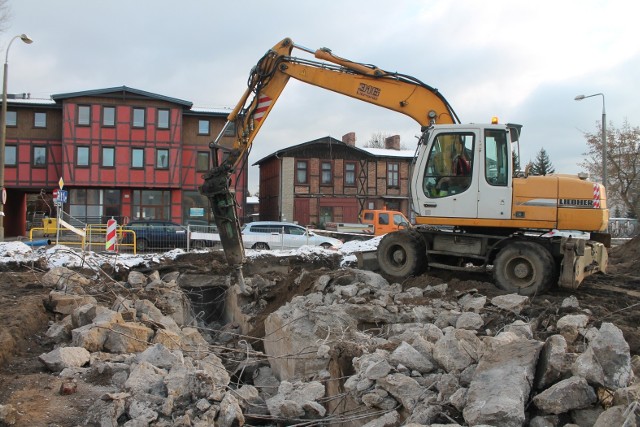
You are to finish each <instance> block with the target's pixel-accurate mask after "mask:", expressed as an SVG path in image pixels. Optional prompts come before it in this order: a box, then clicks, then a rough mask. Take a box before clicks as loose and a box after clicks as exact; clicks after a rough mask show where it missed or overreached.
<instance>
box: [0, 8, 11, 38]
mask: <svg viewBox="0 0 640 427" xmlns="http://www.w3.org/2000/svg"><path fill="white" fill-rule="evenodd" d="M10 20H11V8H10V7H9V0H0V33H4V32H5V31H6V30H7V27H8V26H9V21H10Z"/></svg>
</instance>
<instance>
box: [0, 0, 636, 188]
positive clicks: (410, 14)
mask: <svg viewBox="0 0 640 427" xmlns="http://www.w3.org/2000/svg"><path fill="white" fill-rule="evenodd" d="M9 7H10V9H11V14H12V16H11V18H10V20H9V22H8V23H7V29H6V31H5V32H4V33H3V34H2V35H0V37H1V39H0V48H1V49H2V51H3V52H4V49H5V48H6V45H7V43H8V41H9V40H10V39H11V37H13V36H14V35H18V34H21V33H26V34H28V35H29V36H30V37H31V38H32V39H33V40H34V43H33V44H31V45H25V44H23V43H20V42H19V41H18V40H17V41H15V42H14V43H13V44H12V45H11V51H10V55H9V56H10V57H9V87H8V92H9V93H22V92H28V93H31V96H32V97H42V98H48V97H49V96H50V95H52V94H58V93H66V92H76V91H83V90H93V89H102V88H108V87H113V86H123V85H124V86H129V87H132V88H136V89H140V90H145V91H149V92H153V93H157V94H161V95H165V96H170V97H174V98H179V99H183V100H187V101H191V102H193V104H194V107H213V108H225V107H233V106H234V105H235V104H236V103H237V101H238V99H239V98H240V96H241V94H242V93H243V92H244V90H245V87H246V81H247V78H248V75H249V71H250V70H251V67H253V66H254V65H255V63H256V62H257V61H258V59H259V58H260V57H261V56H262V55H263V54H264V53H265V52H266V51H267V50H268V49H269V48H271V47H272V46H274V45H275V44H277V43H278V42H279V41H280V40H282V39H283V38H285V37H290V38H292V39H293V41H294V42H295V43H296V44H299V45H302V46H305V47H308V48H312V49H317V48H321V47H328V48H330V49H331V50H332V51H333V52H334V53H335V54H336V55H338V56H341V57H344V58H348V59H350V60H353V61H357V62H363V63H369V64H375V65H377V66H378V67H380V68H382V69H385V70H389V71H398V72H401V73H403V74H409V75H412V76H415V77H417V78H418V79H420V80H422V81H423V82H425V83H427V84H429V85H431V86H433V87H436V88H438V89H439V90H440V91H441V93H442V94H443V95H444V96H445V97H446V98H447V100H448V101H449V102H450V103H451V105H452V106H453V108H454V110H455V111H456V112H457V113H458V116H459V117H460V119H461V121H462V122H463V123H468V122H476V123H482V122H488V121H490V119H491V117H492V116H498V117H499V118H500V121H501V122H510V123H520V124H522V125H523V126H524V127H523V134H522V140H521V150H522V155H521V158H522V161H523V162H524V161H528V160H533V159H534V158H535V156H536V153H537V152H538V151H539V150H540V148H544V149H545V150H546V151H547V152H548V154H549V156H550V158H551V161H552V162H553V165H554V166H555V168H556V172H567V173H577V172H580V170H581V169H580V167H579V165H578V164H579V163H580V162H581V161H582V160H583V158H584V157H583V154H584V153H585V151H586V145H585V138H584V132H592V133H593V132H597V129H598V123H599V122H600V121H601V117H602V97H600V96H597V97H593V98H589V99H585V100H583V101H580V102H576V101H574V98H575V96H576V95H579V94H585V95H590V94H594V93H604V95H605V102H606V113H607V122H608V124H613V125H614V126H615V127H620V126H621V125H622V123H623V121H624V120H628V121H629V123H630V124H631V125H632V126H640V93H639V90H638V89H639V84H638V81H639V80H640V23H639V22H638V19H639V17H640V3H638V2H635V1H630V0H624V1H594V0H578V1H574V0H560V1H558V0H556V1H546V0H538V1H535V2H534V1H513V0H499V1H490V0H486V1H478V0H455V1H453V0H450V1H446V0H396V1H378V0H363V1H355V0H354V1H349V0H343V1H324V2H307V1H304V0H294V1H277V0H273V1H246V0H235V1H229V2H223V1H214V0H206V1H205V0H182V1H176V0H171V1H169V0H109V1H95V0H93V1H92V0H9ZM294 55H295V56H300V57H306V58H309V55H307V54H306V53H304V52H302V51H297V50H294ZM351 131H354V132H356V137H357V145H363V144H365V143H366V142H367V141H368V140H369V139H370V138H371V136H372V135H373V134H375V133H384V134H389V135H400V137H401V141H402V143H403V144H404V145H405V146H407V147H410V148H411V149H413V148H414V147H415V144H416V141H417V139H416V136H417V135H418V134H419V125H418V124H417V123H416V122H414V121H413V120H412V119H410V118H408V117H406V116H404V115H402V114H399V113H395V112H393V111H389V110H385V109H382V108H379V107H375V106H373V105H369V104H366V103H363V102H359V101H356V100H353V99H351V98H348V97H345V96H341V95H337V94H334V93H332V92H329V91H325V90H322V89H319V88H315V87H312V86H309V85H306V84H304V83H299V82H296V81H293V80H291V81H290V83H289V85H288V86H287V87H286V88H285V91H284V93H283V95H282V97H281V98H280V100H279V101H278V104H277V105H276V106H275V108H274V109H273V110H272V112H271V114H270V116H269V118H268V119H267V121H266V122H265V124H264V126H263V127H262V130H261V133H260V134H259V135H258V136H257V138H256V139H255V141H254V146H253V149H252V152H251V156H250V159H249V161H250V163H254V162H255V161H257V160H259V159H261V158H262V157H264V156H266V155H268V154H270V153H271V152H273V151H275V150H278V149H282V148H284V147H287V146H291V145H296V144H300V143H302V142H306V141H309V140H313V139H316V138H321V137H324V136H327V135H329V136H332V137H335V138H337V139H341V137H342V135H344V134H346V133H348V132H351ZM249 175H250V184H249V190H250V191H251V192H255V191H257V189H258V171H257V169H255V168H252V169H251V170H250V172H249Z"/></svg>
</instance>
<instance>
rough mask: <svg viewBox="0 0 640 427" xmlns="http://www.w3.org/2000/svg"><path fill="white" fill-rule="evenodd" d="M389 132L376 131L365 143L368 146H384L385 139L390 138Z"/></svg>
mask: <svg viewBox="0 0 640 427" xmlns="http://www.w3.org/2000/svg"><path fill="white" fill-rule="evenodd" d="M389 136H390V135H389V134H387V133H384V132H375V133H373V134H371V138H369V140H368V141H367V142H366V144H364V146H365V147H366V148H384V140H385V139H387V138H389Z"/></svg>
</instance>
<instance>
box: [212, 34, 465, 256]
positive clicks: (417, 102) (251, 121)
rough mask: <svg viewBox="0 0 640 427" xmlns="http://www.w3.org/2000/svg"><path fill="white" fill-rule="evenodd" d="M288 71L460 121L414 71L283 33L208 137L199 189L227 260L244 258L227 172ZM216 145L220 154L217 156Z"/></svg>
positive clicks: (417, 114)
mask: <svg viewBox="0 0 640 427" xmlns="http://www.w3.org/2000/svg"><path fill="white" fill-rule="evenodd" d="M294 48H297V49H299V50H302V51H304V52H307V53H311V54H313V55H314V56H315V60H314V59H302V58H296V57H293V56H291V52H292V51H293V49H294ZM318 60H320V61H318ZM321 61H322V62H321ZM291 77H293V78H294V79H297V80H300V81H302V82H305V83H308V84H311V85H314V86H318V87H320V88H323V89H327V90H331V91H333V92H336V93H339V94H342V95H346V96H349V97H352V98H355V99H358V100H360V101H364V102H367V103H370V104H374V105H377V106H380V107H383V108H387V109H390V110H393V111H397V112H399V113H402V114H405V115H407V116H409V117H411V118H413V119H414V120H415V121H417V122H418V123H419V124H420V125H421V126H423V127H427V126H430V125H432V124H436V123H437V124H453V123H459V122H460V121H459V120H458V117H457V116H456V114H455V112H454V111H453V109H452V108H451V106H450V105H449V103H448V102H447V100H446V99H445V98H444V97H443V96H442V95H441V94H440V93H439V92H438V90H437V89H435V88H432V87H430V86H428V85H426V84H425V83H423V82H421V81H420V80H418V79H416V78H415V77H411V76H408V75H404V74H400V73H396V72H389V71H385V70H382V69H380V68H378V67H376V66H373V65H369V64H362V63H358V62H353V61H350V60H347V59H344V58H340V57H338V56H335V55H333V54H332V53H331V51H330V50H329V49H326V48H323V49H319V50H316V51H313V50H311V49H308V48H305V47H302V46H298V45H295V44H294V43H293V41H292V40H291V39H289V38H285V39H284V40H282V41H281V42H280V43H278V44H276V45H275V46H274V47H273V48H272V49H270V50H269V51H268V52H267V53H266V54H265V55H264V56H263V57H262V58H261V59H260V60H259V61H258V63H257V64H256V65H255V66H254V67H253V69H252V70H251V73H250V75H249V79H248V82H247V89H246V90H245V92H244V94H243V95H242V97H241V98H240V100H239V101H238V103H237V104H236V106H235V108H234V109H233V110H232V111H231V113H230V114H229V116H228V117H227V123H226V125H225V127H224V128H223V130H222V132H221V133H220V135H219V136H218V138H217V139H216V141H214V142H212V143H211V149H212V159H213V162H214V164H213V167H212V168H211V170H209V172H207V174H205V176H204V184H203V185H202V187H201V192H202V194H204V195H206V196H207V197H208V198H209V202H210V205H211V209H212V212H213V215H214V217H215V220H216V224H217V226H218V231H219V233H220V240H221V242H222V246H223V248H224V251H225V256H226V258H227V261H228V262H229V264H231V265H235V266H239V265H241V264H242V261H243V259H244V248H243V246H242V236H241V233H240V224H239V222H238V218H237V214H236V206H235V198H234V196H233V194H232V193H231V191H230V189H229V181H230V179H229V177H230V176H231V174H232V173H233V171H234V170H235V169H236V168H237V167H238V164H239V163H240V162H241V161H242V160H243V159H244V158H245V156H246V155H247V154H248V152H249V150H250V148H251V145H252V143H253V141H254V139H255V137H256V135H257V134H258V132H259V131H260V128H261V127H262V125H263V123H264V121H265V119H266V118H267V116H268V115H269V113H270V112H271V110H272V109H273V107H274V105H275V103H276V101H277V100H278V97H279V96H280V94H281V93H282V91H283V90H284V88H285V86H286V85H287V82H288V81H289V78H291ZM230 129H233V132H234V136H233V144H232V146H231V147H223V146H222V145H221V144H220V140H221V139H222V137H223V135H225V134H226V132H229V130H230ZM218 151H223V152H224V155H223V156H219V155H218ZM221 157H222V160H221V161H220V162H219V159H220V158H221Z"/></svg>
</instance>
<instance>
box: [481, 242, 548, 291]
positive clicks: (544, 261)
mask: <svg viewBox="0 0 640 427" xmlns="http://www.w3.org/2000/svg"><path fill="white" fill-rule="evenodd" d="M556 277H557V274H556V265H555V262H554V260H553V257H552V256H551V254H550V253H549V251H548V250H547V249H546V248H544V247H543V246H541V245H539V244H537V243H533V242H514V243H510V244H508V245H506V246H505V247H504V248H502V249H501V250H500V252H498V255H497V256H496V259H495V261H494V263H493V278H494V280H495V282H496V286H498V287H499V288H500V289H504V290H505V291H509V292H513V293H517V294H519V295H525V296H532V295H535V294H539V293H542V292H543V291H545V290H546V289H548V288H549V287H550V286H551V285H552V284H553V281H554V278H556Z"/></svg>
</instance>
